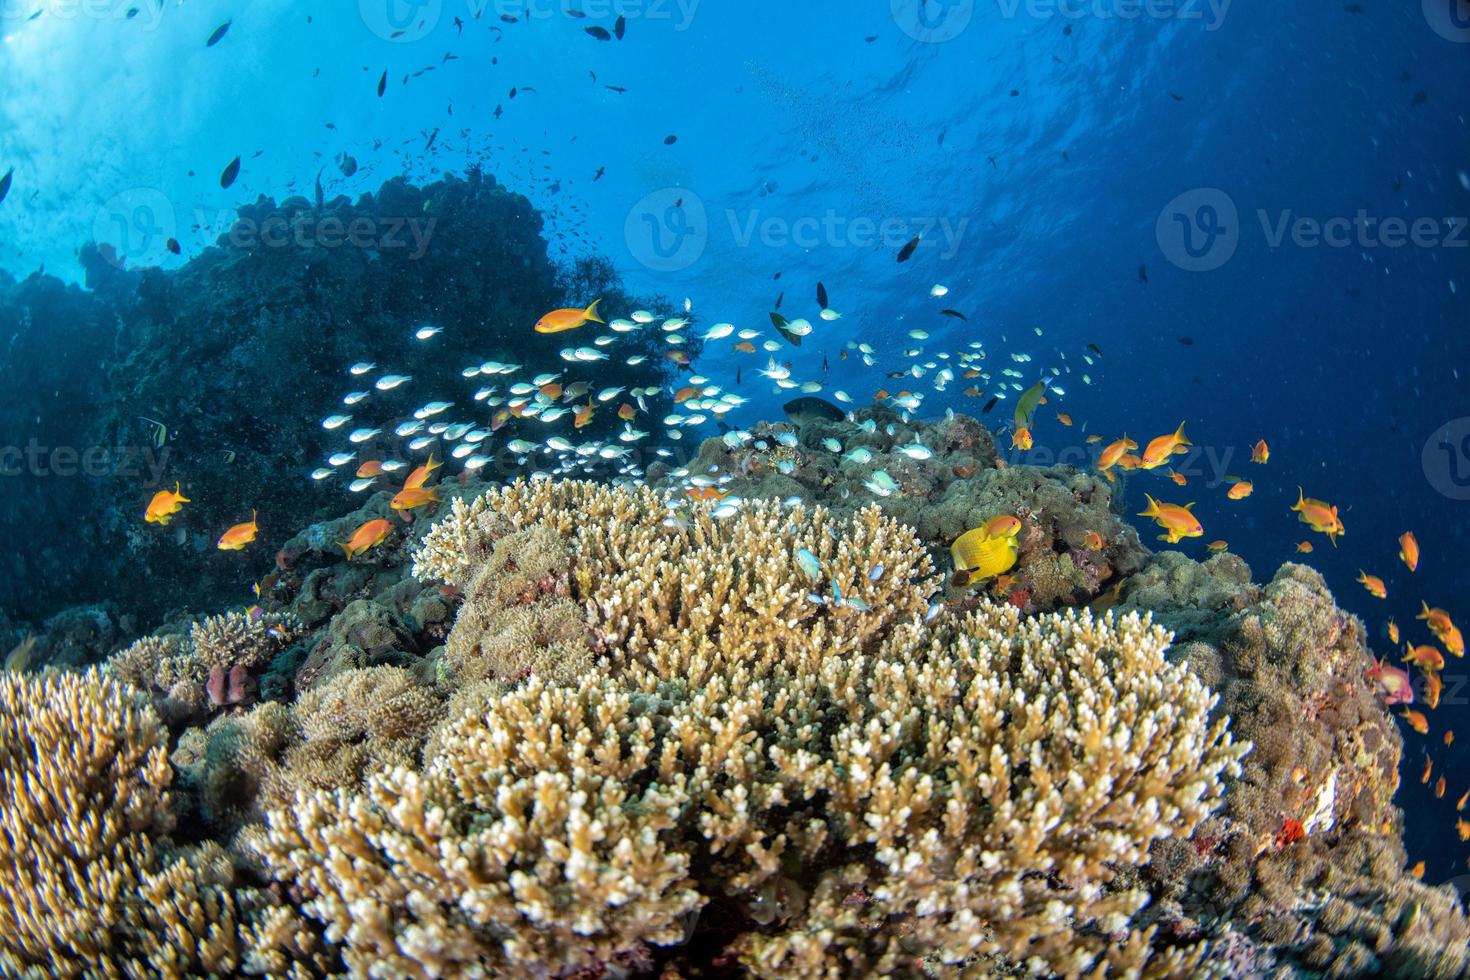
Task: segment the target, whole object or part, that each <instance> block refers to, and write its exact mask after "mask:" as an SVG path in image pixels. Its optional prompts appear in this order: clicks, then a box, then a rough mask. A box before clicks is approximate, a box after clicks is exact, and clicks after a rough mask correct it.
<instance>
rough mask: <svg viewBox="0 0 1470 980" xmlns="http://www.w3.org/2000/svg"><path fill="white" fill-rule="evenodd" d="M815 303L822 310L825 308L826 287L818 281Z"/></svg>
mask: <svg viewBox="0 0 1470 980" xmlns="http://www.w3.org/2000/svg"><path fill="white" fill-rule="evenodd" d="M817 305H818V306H820V307H821V308H822V309H824V310H825V309H826V308H827V287H826V286H824V285H822V284H821V283H820V282H819V283H817Z"/></svg>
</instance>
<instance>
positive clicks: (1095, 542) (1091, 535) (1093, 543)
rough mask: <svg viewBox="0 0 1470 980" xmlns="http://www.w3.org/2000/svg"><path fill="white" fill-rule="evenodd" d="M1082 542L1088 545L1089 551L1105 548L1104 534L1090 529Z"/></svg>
mask: <svg viewBox="0 0 1470 980" xmlns="http://www.w3.org/2000/svg"><path fill="white" fill-rule="evenodd" d="M1082 543H1083V544H1085V545H1086V546H1087V550H1088V551H1102V550H1103V543H1104V542H1103V536H1102V535H1101V534H1098V533H1097V532H1096V531H1088V532H1087V537H1085V538H1083V539H1082Z"/></svg>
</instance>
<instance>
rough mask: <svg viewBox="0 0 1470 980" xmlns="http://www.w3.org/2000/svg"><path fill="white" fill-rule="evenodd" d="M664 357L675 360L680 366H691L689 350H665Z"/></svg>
mask: <svg viewBox="0 0 1470 980" xmlns="http://www.w3.org/2000/svg"><path fill="white" fill-rule="evenodd" d="M664 357H665V358H666V359H667V360H670V361H673V362H674V363H675V364H677V365H679V366H680V367H688V366H689V362H690V357H689V354H688V352H687V351H682V350H671V351H665V352H664Z"/></svg>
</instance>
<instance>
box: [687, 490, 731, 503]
mask: <svg viewBox="0 0 1470 980" xmlns="http://www.w3.org/2000/svg"><path fill="white" fill-rule="evenodd" d="M685 492H686V493H688V494H689V496H691V497H693V498H694V499H695V500H724V499H725V498H726V497H727V496H729V491H726V490H721V489H720V488H719V487H691V488H690V489H688V490H687V491H685Z"/></svg>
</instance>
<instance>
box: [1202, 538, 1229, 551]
mask: <svg viewBox="0 0 1470 980" xmlns="http://www.w3.org/2000/svg"><path fill="white" fill-rule="evenodd" d="M1205 547H1207V548H1209V549H1210V550H1211V551H1215V552H1220V551H1224V550H1225V549H1226V548H1229V547H1230V542H1229V541H1225V540H1220V541H1211V542H1210V543H1209V544H1207V545H1205Z"/></svg>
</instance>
